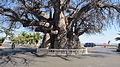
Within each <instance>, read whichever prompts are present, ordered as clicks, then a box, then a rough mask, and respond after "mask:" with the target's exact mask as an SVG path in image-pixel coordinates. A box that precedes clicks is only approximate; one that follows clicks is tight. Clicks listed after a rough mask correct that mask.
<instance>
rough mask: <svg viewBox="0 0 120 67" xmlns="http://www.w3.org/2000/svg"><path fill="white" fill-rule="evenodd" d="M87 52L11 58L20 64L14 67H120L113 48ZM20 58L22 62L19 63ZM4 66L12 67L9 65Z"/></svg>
mask: <svg viewBox="0 0 120 67" xmlns="http://www.w3.org/2000/svg"><path fill="white" fill-rule="evenodd" d="M88 50H89V54H86V55H80V56H72V57H62V56H59V57H50V56H37V55H34V54H31V53H29V52H28V53H18V54H16V55H14V56H13V57H16V56H17V57H19V59H18V58H17V59H13V60H17V61H18V62H20V63H19V64H17V65H16V66H15V67H24V66H25V67H28V66H29V67H120V53H117V52H115V50H116V49H115V48H103V47H95V48H88ZM36 56H37V57H36ZM21 58H22V59H24V61H22V62H21ZM28 59H29V60H28ZM21 63H24V64H21ZM25 63H26V64H25ZM27 63H28V64H27ZM2 66H4V65H1V67H2ZM5 66H6V67H13V65H11V64H9V63H8V64H6V65H5Z"/></svg>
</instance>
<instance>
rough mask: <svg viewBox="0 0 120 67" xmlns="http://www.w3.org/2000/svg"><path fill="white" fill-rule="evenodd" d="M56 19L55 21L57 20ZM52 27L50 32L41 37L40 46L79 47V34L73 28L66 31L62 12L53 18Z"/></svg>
mask: <svg viewBox="0 0 120 67" xmlns="http://www.w3.org/2000/svg"><path fill="white" fill-rule="evenodd" d="M56 19H57V20H58V21H57V20H56ZM54 23H55V24H54V25H55V26H54V28H53V30H52V31H51V32H50V33H46V34H45V35H44V38H43V42H42V47H43V48H45V47H48V46H49V45H50V47H49V48H54V49H66V48H67V49H70V48H74V49H77V48H79V47H80V41H79V36H78V35H76V34H75V33H74V32H73V30H71V31H68V30H67V28H66V26H67V23H68V22H66V21H65V16H64V14H63V12H61V13H60V14H59V19H58V17H57V18H55V21H54Z"/></svg>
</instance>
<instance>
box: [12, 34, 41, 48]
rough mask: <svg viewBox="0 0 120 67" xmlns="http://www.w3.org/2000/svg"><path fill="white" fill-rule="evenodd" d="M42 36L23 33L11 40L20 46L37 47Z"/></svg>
mask: <svg viewBox="0 0 120 67" xmlns="http://www.w3.org/2000/svg"><path fill="white" fill-rule="evenodd" d="M41 38H42V36H41V35H40V33H33V34H28V33H26V32H21V33H20V34H19V35H17V36H14V37H12V38H11V39H10V40H11V41H12V42H14V43H15V44H18V45H27V46H30V45H31V46H35V45H36V44H37V43H38V41H39V40H41Z"/></svg>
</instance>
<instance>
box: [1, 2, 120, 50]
mask: <svg viewBox="0 0 120 67" xmlns="http://www.w3.org/2000/svg"><path fill="white" fill-rule="evenodd" d="M8 5H9V6H8ZM119 12H120V0H1V1H0V14H1V17H5V18H7V20H8V21H10V22H12V23H16V22H20V23H21V24H22V25H23V27H33V29H34V30H35V31H37V32H42V33H44V37H43V41H42V47H46V46H47V45H50V48H79V47H80V41H79V36H80V35H82V34H84V33H97V32H101V31H102V30H103V29H104V28H105V27H107V26H109V25H112V24H113V23H112V22H111V21H112V20H113V19H119V18H120V16H119V15H120V13H119Z"/></svg>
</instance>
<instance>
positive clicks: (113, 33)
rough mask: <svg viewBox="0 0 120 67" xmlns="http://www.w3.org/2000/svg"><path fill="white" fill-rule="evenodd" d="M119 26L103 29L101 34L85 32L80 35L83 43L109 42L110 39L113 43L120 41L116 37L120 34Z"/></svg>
mask: <svg viewBox="0 0 120 67" xmlns="http://www.w3.org/2000/svg"><path fill="white" fill-rule="evenodd" d="M119 31H120V30H119V28H118V27H116V28H115V27H112V28H110V29H108V30H106V31H103V32H102V33H101V34H91V35H88V34H84V35H81V36H80V40H81V42H82V43H86V42H94V43H108V41H111V43H118V42H119V41H116V40H115V38H116V37H118V36H120V35H118V32H119Z"/></svg>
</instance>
